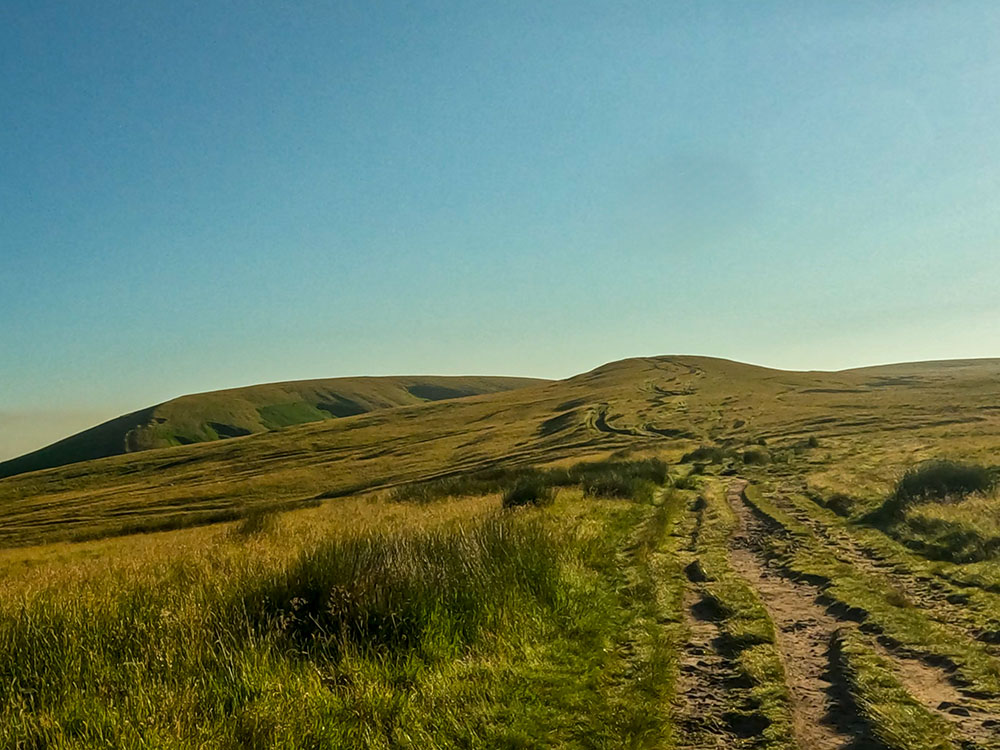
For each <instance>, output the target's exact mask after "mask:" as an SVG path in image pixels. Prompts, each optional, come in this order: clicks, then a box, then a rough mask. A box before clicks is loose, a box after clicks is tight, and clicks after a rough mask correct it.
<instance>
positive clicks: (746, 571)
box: [726, 480, 873, 750]
mask: <svg viewBox="0 0 1000 750" xmlns="http://www.w3.org/2000/svg"><path fill="white" fill-rule="evenodd" d="M745 487H746V482H745V481H742V480H741V481H737V482H733V483H732V484H731V485H730V486H729V488H728V490H727V493H726V496H727V497H726V499H727V500H728V502H729V504H730V506H731V507H732V508H733V511H734V512H735V513H736V516H737V519H738V526H737V531H736V533H735V534H734V535H733V537H732V538H731V541H730V561H731V564H732V566H733V569H734V570H735V571H736V572H737V573H739V574H740V575H741V576H743V578H745V579H746V580H747V581H748V582H749V583H750V585H751V586H753V588H754V589H755V590H756V591H757V593H758V595H759V596H760V598H761V600H762V601H763V602H764V606H766V607H767V610H768V613H769V614H770V616H771V620H772V621H773V622H774V627H775V634H776V638H777V644H778V649H779V650H780V651H781V655H782V659H783V662H784V665H785V673H786V676H787V681H788V687H789V690H790V691H791V695H792V710H793V722H794V724H793V726H794V730H795V736H796V739H797V740H798V742H799V744H800V745H801V746H802V747H806V748H810V750H839V749H840V748H862V747H873V745H872V744H871V743H870V742H869V743H864V742H863V741H862V742H860V743H859V738H861V739H862V740H863V735H864V725H863V723H862V722H861V721H859V720H858V718H857V716H856V715H855V714H854V713H853V712H852V711H851V710H850V709H849V707H848V706H847V705H846V701H844V700H843V699H842V696H841V695H840V692H841V691H840V686H839V685H836V684H835V683H834V681H833V678H832V676H831V674H832V671H831V654H830V644H831V643H832V641H833V636H834V634H835V633H836V631H837V629H838V628H840V627H841V626H842V625H843V623H842V622H841V621H839V620H838V619H836V618H835V617H833V616H831V615H830V614H828V613H827V612H826V610H825V609H824V608H823V607H822V606H820V605H819V604H817V603H816V596H817V594H818V593H819V592H818V591H816V590H815V589H813V588H812V587H810V586H805V585H800V584H797V583H793V582H792V581H790V580H788V579H787V578H784V577H782V576H781V575H779V574H778V573H777V572H775V571H773V570H769V569H768V567H767V565H766V563H765V561H764V558H763V555H762V554H761V549H762V547H761V544H760V538H761V535H762V534H763V533H765V531H766V530H765V529H764V528H763V526H762V524H760V522H759V521H757V519H755V518H754V517H753V516H752V514H751V513H750V511H749V509H748V508H747V507H746V505H745V504H744V503H743V500H742V496H743V490H744V489H745Z"/></svg>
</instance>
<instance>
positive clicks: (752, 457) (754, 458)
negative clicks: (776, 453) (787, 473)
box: [740, 448, 771, 466]
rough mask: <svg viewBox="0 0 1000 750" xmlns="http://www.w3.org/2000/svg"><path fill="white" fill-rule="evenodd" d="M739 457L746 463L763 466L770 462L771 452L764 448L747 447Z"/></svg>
mask: <svg viewBox="0 0 1000 750" xmlns="http://www.w3.org/2000/svg"><path fill="white" fill-rule="evenodd" d="M740 458H742V459H743V463H745V464H748V465H755V466H763V465H764V464H769V463H771V454H770V453H768V452H767V451H766V450H765V449H764V448H747V449H746V450H745V451H743V453H741V454H740Z"/></svg>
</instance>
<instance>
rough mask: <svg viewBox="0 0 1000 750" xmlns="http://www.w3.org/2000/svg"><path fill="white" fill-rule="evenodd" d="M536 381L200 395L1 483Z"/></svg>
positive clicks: (39, 456)
mask: <svg viewBox="0 0 1000 750" xmlns="http://www.w3.org/2000/svg"><path fill="white" fill-rule="evenodd" d="M539 382H542V381H539V380H535V379H531V378H503V377H443V376H439V377H434V376H423V377H382V378H330V379H326V380H303V381H294V382H288V383H269V384H266V385H256V386H249V387H246V388H232V389H229V390H224V391H213V392H211V393H199V394H196V395H191V396H182V397H181V398H177V399H174V400H172V401H167V402H165V403H163V404H160V405H158V406H153V407H150V408H148V409H142V410H141V411H137V412H133V413H132V414H126V415H124V416H121V417H117V418H116V419H112V420H110V421H109V422H105V423H104V424H101V425H98V426H97V427H93V428H91V429H89V430H85V431H84V432H81V433H79V434H77V435H73V436H72V437H68V438H66V439H65V440H60V441H59V442H57V443H54V444H52V445H49V446H47V447H45V448H42V449H40V450H37V451H34V452H32V453H29V454H27V455H24V456H21V457H19V458H15V459H13V460H10V461H5V462H3V463H0V477H7V476H14V475H15V474H23V473H25V472H28V471H37V470H39V469H49V468H53V467H56V466H64V465H66V464H72V463H78V462H80V461H89V460H92V459H95V458H105V457H107V456H118V455H122V454H125V453H135V452H137V451H144V450H151V449H154V448H166V447H170V446H178V445H191V444H192V443H204V442H209V441H213V440H220V439H224V438H232V437H242V436H245V435H252V434H255V433H259V432H266V431H268V430H275V429H280V428H283V427H289V426H291V425H297V424H305V423H307V422H320V421H323V420H326V419H333V418H338V417H348V416H353V415H356V414H365V413H367V412H370V411H376V410H379V409H386V408H390V407H395V406H412V405H414V404H421V403H426V402H430V401H442V400H445V399H451V398H461V397H464V396H473V395H477V394H481V393H494V392H497V391H505V390H510V389H513V388H521V387H524V386H526V385H534V384H537V383H539Z"/></svg>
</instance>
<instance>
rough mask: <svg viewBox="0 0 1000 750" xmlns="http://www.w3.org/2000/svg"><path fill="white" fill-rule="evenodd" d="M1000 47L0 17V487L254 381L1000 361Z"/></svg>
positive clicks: (719, 12) (956, 19)
mask: <svg viewBox="0 0 1000 750" xmlns="http://www.w3.org/2000/svg"><path fill="white" fill-rule="evenodd" d="M998 32H1000V6H998V5H997V4H996V3H995V2H961V1H956V2H950V3H943V2H906V3H886V2H881V1H879V2H852V3H842V2H833V1H831V2H816V3H802V2H766V1H764V2H754V3H746V2H712V3H707V2H706V3H701V2H664V1H663V0H659V1H657V2H648V3H647V2H631V3H629V2H625V3H611V2H607V3H589V2H581V1H580V0H574V1H573V2H551V3H535V2H524V3H521V2H504V3H469V2H465V3H448V2H381V3H378V2H376V3H371V2H357V3H352V2H337V3H312V2H302V3H253V2H240V3H236V2H231V3H221V2H211V1H210V0H209V1H205V2H197V3H196V2H185V1H183V0H182V1H176V0H174V1H172V2H169V3H167V2H163V3H160V2H152V1H151V2H145V3H121V2H116V3H111V2H105V3H101V2H94V3H85V4H65V3H54V2H53V3H48V2H30V3H29V2H26V1H23V2H18V1H15V2H9V3H4V4H3V5H2V6H0V81H2V85H3V89H2V94H3V97H2V100H3V106H2V107H0V352H3V356H2V357H0V458H2V457H3V456H4V455H13V454H15V453H17V452H20V451H22V450H27V449H29V448H32V447H37V445H40V444H42V443H44V442H47V441H48V440H50V439H54V438H56V437H60V436H61V435H62V434H65V433H66V432H69V431H71V430H72V429H78V428H82V427H85V426H87V425H88V424H90V423H93V422H94V421H97V419H98V418H100V417H111V416H114V415H116V414H118V413H121V412H124V411H127V410H131V409H135V408H139V407H143V406H146V405H149V404H151V403H155V402H158V401H162V400H165V399H168V398H171V397H174V396H177V395H180V394H182V393H187V392H192V391H201V390H211V389H215V388H221V387H226V386H235V385H243V384H249V383H255V382H263V381H272V380H282V379H297V378H306V377H325V376H338V375H354V374H389V373H445V374H448V373H489V374H524V375H539V376H549V377H563V376H567V375H570V374H573V373H576V372H579V371H582V370H586V369H590V368H591V367H594V366H597V365H599V364H601V363H604V362H606V361H610V360H614V359H619V358H622V357H627V356H635V355H644V354H664V353H698V354H709V355H715V356H723V357H729V358H733V359H740V360H744V361H750V362H756V363H760V364H766V365H771V366H776V367H787V368H799V369H813V368H816V369H834V368H840V367H848V366H856V365H862V364H874V363H881V362H891V361H900V360H915V359H936V358H950V357H968V356H1000V295H998V294H997V292H996V290H995V285H996V280H997V279H998V278H1000V252H998V238H1000V211H998V210H997V207H998V206H1000V168H998V165H1000V46H998V45H997V44H996V39H997V35H998ZM65 415H68V416H65ZM32 423H34V424H35V425H36V426H35V427H32V428H30V429H29V428H28V427H27V426H26V425H30V424H32Z"/></svg>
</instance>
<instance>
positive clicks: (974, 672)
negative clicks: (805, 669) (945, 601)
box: [747, 488, 1000, 697]
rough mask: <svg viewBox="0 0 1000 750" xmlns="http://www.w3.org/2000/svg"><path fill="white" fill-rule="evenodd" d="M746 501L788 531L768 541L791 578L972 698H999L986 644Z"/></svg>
mask: <svg viewBox="0 0 1000 750" xmlns="http://www.w3.org/2000/svg"><path fill="white" fill-rule="evenodd" d="M747 498H748V500H749V501H750V502H751V504H752V505H753V506H754V507H755V508H756V509H757V511H758V512H760V513H762V514H763V515H764V516H765V517H767V518H768V519H769V520H770V522H771V523H772V524H773V525H774V526H775V527H779V528H782V529H784V530H785V534H783V535H780V534H774V535H772V536H770V537H769V538H768V540H769V544H770V547H771V552H772V554H773V555H774V557H775V558H776V559H777V560H778V561H780V563H781V564H782V565H783V566H784V567H785V568H786V570H788V571H789V572H790V573H791V574H793V575H796V576H801V577H804V578H806V579H808V580H810V581H812V582H814V583H816V584H817V585H819V586H820V587H821V588H822V590H823V594H824V596H825V597H826V598H827V600H828V601H829V602H830V603H831V604H832V605H833V606H835V607H836V608H837V609H838V610H839V611H841V612H842V613H844V614H846V615H848V616H849V617H851V618H853V619H857V620H859V621H862V622H863V623H864V624H865V627H866V628H867V629H868V630H869V631H872V632H875V633H877V634H879V636H880V637H881V638H882V639H884V640H885V641H887V642H889V643H892V644H895V645H897V646H898V647H899V648H901V649H903V650H905V651H906V652H908V653H911V654H916V655H919V656H920V657H922V658H924V659H925V660H927V661H929V662H931V663H935V664H942V665H945V666H947V667H948V668H949V669H950V670H951V671H952V672H953V679H954V680H956V681H958V682H959V683H961V684H962V685H963V687H965V688H966V689H967V690H968V691H970V692H971V693H973V694H979V695H983V696H992V697H997V696H1000V661H998V660H997V659H996V658H994V657H993V656H992V655H991V654H990V653H989V651H988V649H987V648H986V647H985V646H984V644H982V643H980V642H978V641H975V640H970V639H968V637H967V635H966V634H963V633H962V632H961V631H960V630H958V629H957V628H955V627H954V626H953V625H952V624H950V623H947V622H942V621H939V620H936V619H934V618H932V617H931V616H929V614H928V613H927V612H925V611H924V610H923V608H920V607H916V606H913V603H912V602H911V601H910V600H909V599H908V598H907V597H906V596H905V595H900V592H899V591H898V590H897V589H896V588H895V587H894V586H893V585H892V584H891V582H889V581H887V580H885V579H884V578H882V577H880V576H875V575H872V574H870V573H866V572H865V571H863V570H861V569H859V568H858V567H856V566H854V565H851V564H849V563H846V562H843V561H842V560H840V559H839V558H838V557H837V555H836V554H835V553H834V551H833V550H832V549H830V548H828V547H827V546H826V545H824V544H823V543H822V542H821V541H820V540H819V539H818V538H817V537H816V536H815V535H814V533H813V532H812V530H811V529H809V528H808V526H806V525H804V524H803V523H802V522H800V521H798V520H796V519H795V518H793V517H792V516H790V515H789V514H788V513H786V512H785V511H784V510H782V509H781V508H780V507H779V506H778V505H776V504H775V503H774V501H773V500H771V499H769V498H768V497H766V496H765V495H763V494H762V493H760V492H759V491H757V490H756V489H755V488H751V489H750V490H748V493H747Z"/></svg>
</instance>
